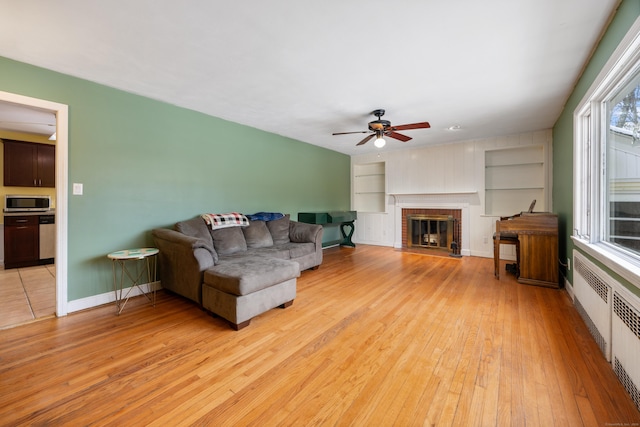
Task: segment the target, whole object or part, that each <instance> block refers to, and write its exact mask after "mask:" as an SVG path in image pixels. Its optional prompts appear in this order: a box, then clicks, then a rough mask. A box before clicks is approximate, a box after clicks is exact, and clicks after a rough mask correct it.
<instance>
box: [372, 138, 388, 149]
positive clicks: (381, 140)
mask: <svg viewBox="0 0 640 427" xmlns="http://www.w3.org/2000/svg"><path fill="white" fill-rule="evenodd" d="M386 143H387V141H385V140H384V138H383V137H382V135H378V136H377V137H376V140H375V141H373V145H375V146H376V147H378V148H382V147H384V145H385V144H386Z"/></svg>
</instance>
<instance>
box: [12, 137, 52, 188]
mask: <svg viewBox="0 0 640 427" xmlns="http://www.w3.org/2000/svg"><path fill="white" fill-rule="evenodd" d="M3 142H4V185H5V186H6V187H50V188H53V187H55V186H56V168H55V165H56V147H55V145H52V144H36V143H33V142H25V141H13V140H7V139H5V140H3Z"/></svg>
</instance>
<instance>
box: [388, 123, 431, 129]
mask: <svg viewBox="0 0 640 427" xmlns="http://www.w3.org/2000/svg"><path fill="white" fill-rule="evenodd" d="M430 127H431V125H430V124H429V122H421V123H411V124H409V125H400V126H391V130H409V129H427V128H430Z"/></svg>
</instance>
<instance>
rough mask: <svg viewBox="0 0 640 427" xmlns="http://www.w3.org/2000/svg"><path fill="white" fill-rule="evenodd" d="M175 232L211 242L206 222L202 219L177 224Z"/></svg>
mask: <svg viewBox="0 0 640 427" xmlns="http://www.w3.org/2000/svg"><path fill="white" fill-rule="evenodd" d="M174 228H175V230H176V231H179V232H180V233H182V234H184V235H186V236H189V237H195V238H198V239H202V240H204V241H208V242H211V234H210V233H209V228H208V227H207V224H205V222H204V220H203V219H202V218H200V217H196V218H193V219H189V220H187V221H180V222H178V223H176V225H175V227H174Z"/></svg>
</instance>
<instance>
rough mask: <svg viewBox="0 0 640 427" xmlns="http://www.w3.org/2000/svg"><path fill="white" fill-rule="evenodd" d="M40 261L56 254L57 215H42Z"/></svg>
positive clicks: (51, 257)
mask: <svg viewBox="0 0 640 427" xmlns="http://www.w3.org/2000/svg"><path fill="white" fill-rule="evenodd" d="M39 223H40V261H43V260H49V259H51V260H52V261H53V259H54V258H55V256H56V216H55V215H40V221H39Z"/></svg>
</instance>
